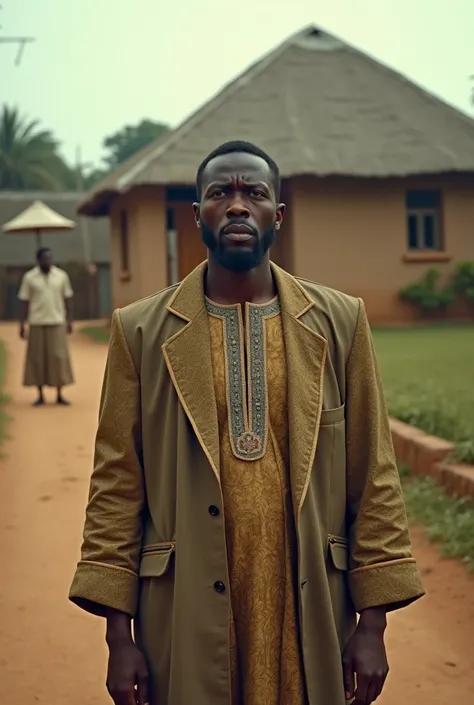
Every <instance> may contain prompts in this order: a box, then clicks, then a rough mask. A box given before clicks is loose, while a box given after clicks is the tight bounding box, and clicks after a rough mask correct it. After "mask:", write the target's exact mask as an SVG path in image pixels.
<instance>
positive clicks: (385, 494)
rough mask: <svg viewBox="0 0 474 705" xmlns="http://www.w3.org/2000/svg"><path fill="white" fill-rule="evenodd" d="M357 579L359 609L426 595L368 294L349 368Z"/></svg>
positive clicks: (350, 492)
mask: <svg viewBox="0 0 474 705" xmlns="http://www.w3.org/2000/svg"><path fill="white" fill-rule="evenodd" d="M346 384H347V389H346V447H347V463H346V467H347V502H348V519H349V550H350V572H349V585H350V591H351V594H352V599H353V602H354V606H355V608H356V610H357V611H358V612H360V611H361V610H363V609H366V608H368V607H376V606H381V605H385V606H387V608H388V609H389V610H393V609H397V608H398V607H402V606H404V605H406V604H409V603H410V602H413V601H414V600H416V599H417V598H419V597H421V596H422V595H423V594H424V589H423V585H422V582H421V578H420V575H419V572H418V568H417V566H416V563H415V560H414V558H413V557H412V552H411V544H410V537H409V532H408V523H407V517H406V511H405V504H404V500H403V494H402V489H401V484H400V478H399V474H398V469H397V464H396V459H395V453H394V450H393V444H392V436H391V432H390V425H389V417H388V413H387V408H386V404H385V399H384V395H383V391H382V384H381V379H380V373H379V369H378V364H377V360H376V356H375V350H374V346H373V342H372V336H371V332H370V328H369V323H368V320H367V315H366V312H365V306H364V303H363V301H362V300H359V313H358V320H357V324H356V329H355V334H354V339H353V343H352V348H351V352H350V354H349V358H348V361H347V369H346Z"/></svg>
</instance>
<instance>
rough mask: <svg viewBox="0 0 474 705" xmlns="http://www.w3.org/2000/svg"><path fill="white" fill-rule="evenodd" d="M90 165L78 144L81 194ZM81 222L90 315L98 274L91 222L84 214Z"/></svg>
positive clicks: (78, 182) (77, 159) (77, 172)
mask: <svg viewBox="0 0 474 705" xmlns="http://www.w3.org/2000/svg"><path fill="white" fill-rule="evenodd" d="M86 166H89V165H88V164H86V163H84V162H83V161H82V153H81V148H80V147H79V146H78V147H76V176H77V181H76V184H77V186H76V187H77V192H78V193H80V194H83V193H84V175H83V169H84V168H85V167H86ZM79 224H80V228H81V239H82V248H83V255H84V264H85V268H86V272H87V296H88V308H89V315H91V316H92V315H93V312H94V310H95V306H94V299H95V297H94V291H95V286H94V282H95V276H96V274H97V267H96V265H95V262H93V261H92V252H91V242H90V237H89V223H88V220H87V217H86V216H84V215H80V216H79Z"/></svg>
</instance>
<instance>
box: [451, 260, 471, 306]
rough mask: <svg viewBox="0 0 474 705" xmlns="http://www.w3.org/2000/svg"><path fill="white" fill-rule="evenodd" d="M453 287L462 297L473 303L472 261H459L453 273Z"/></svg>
mask: <svg viewBox="0 0 474 705" xmlns="http://www.w3.org/2000/svg"><path fill="white" fill-rule="evenodd" d="M454 288H455V291H456V293H458V294H459V295H460V296H462V297H463V298H465V299H467V300H468V301H470V302H472V303H474V262H460V263H459V264H458V266H457V267H456V273H455V275H454Z"/></svg>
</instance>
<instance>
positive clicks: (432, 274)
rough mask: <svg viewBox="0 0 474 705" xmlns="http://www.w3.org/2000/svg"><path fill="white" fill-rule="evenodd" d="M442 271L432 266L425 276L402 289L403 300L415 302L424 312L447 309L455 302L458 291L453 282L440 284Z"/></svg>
mask: <svg viewBox="0 0 474 705" xmlns="http://www.w3.org/2000/svg"><path fill="white" fill-rule="evenodd" d="M440 276H441V272H440V271H439V270H438V269H435V268H430V269H428V270H427V271H426V273H425V275H424V277H423V278H422V279H421V280H420V281H418V282H414V283H413V284H409V285H408V286H406V287H404V288H403V289H401V290H400V297H401V299H402V300H403V301H407V302H408V303H411V304H413V305H414V306H416V307H417V308H419V309H420V310H421V311H422V312H423V313H436V312H439V311H444V310H446V309H447V308H448V307H449V306H451V304H452V303H453V301H454V299H455V297H456V291H455V288H454V285H453V284H447V285H446V286H444V287H442V286H439V284H438V280H439V278H440Z"/></svg>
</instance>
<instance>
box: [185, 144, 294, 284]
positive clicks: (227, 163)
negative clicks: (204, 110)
mask: <svg viewBox="0 0 474 705" xmlns="http://www.w3.org/2000/svg"><path fill="white" fill-rule="evenodd" d="M284 210H285V206H284V205H283V204H282V203H279V204H278V203H277V200H276V195H275V187H274V182H273V175H272V172H271V170H270V167H269V166H268V164H267V163H266V161H265V160H264V159H262V158H261V157H257V156H255V155H253V154H246V153H244V152H238V153H237V152H236V153H233V154H226V155H222V156H219V157H216V158H215V159H212V161H210V162H209V164H208V165H207V166H206V168H205V170H204V172H203V175H202V184H201V202H200V203H195V204H194V213H195V216H196V222H197V224H198V226H199V227H200V228H201V233H202V239H203V242H204V244H205V245H206V247H207V248H208V250H209V252H210V256H211V257H213V258H214V259H215V261H216V262H217V263H218V264H219V265H220V266H222V267H224V268H225V269H229V270H230V271H232V272H248V271H250V270H251V269H254V268H255V267H257V266H258V265H259V264H261V262H262V261H263V260H264V258H265V256H266V254H267V252H268V250H269V248H270V247H271V245H272V244H273V242H274V240H275V230H277V229H278V228H279V227H280V225H281V222H282V220H283V215H284Z"/></svg>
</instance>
